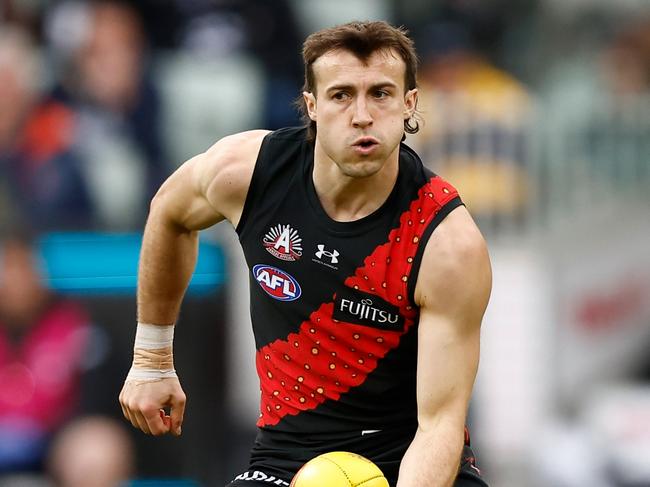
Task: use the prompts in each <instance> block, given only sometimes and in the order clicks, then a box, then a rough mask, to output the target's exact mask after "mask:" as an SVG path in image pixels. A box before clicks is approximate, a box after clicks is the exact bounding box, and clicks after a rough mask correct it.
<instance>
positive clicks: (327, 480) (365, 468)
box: [291, 451, 389, 487]
mask: <svg viewBox="0 0 650 487" xmlns="http://www.w3.org/2000/svg"><path fill="white" fill-rule="evenodd" d="M291 487H389V486H388V480H386V477H384V474H383V473H382V472H381V470H379V467H378V466H377V465H375V464H374V463H372V462H371V461H370V460H368V459H367V458H364V457H362V456H361V455H357V454H356V453H350V452H346V451H333V452H329V453H325V454H323V455H319V456H317V457H316V458H312V459H311V460H310V461H308V462H307V463H305V464H304V465H303V466H302V468H301V469H300V470H298V473H297V474H296V475H295V477H294V478H293V480H292V481H291Z"/></svg>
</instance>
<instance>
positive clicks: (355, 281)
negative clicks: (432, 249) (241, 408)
mask: <svg viewBox="0 0 650 487" xmlns="http://www.w3.org/2000/svg"><path fill="white" fill-rule="evenodd" d="M457 196H458V193H457V192H456V190H455V189H454V188H452V187H451V186H450V185H449V184H448V183H447V182H446V181H443V180H442V179H440V178H439V177H437V176H436V177H433V178H432V179H431V180H430V181H429V182H428V183H427V184H425V185H424V186H423V187H422V188H421V189H420V191H419V192H418V198H417V199H416V200H414V201H413V202H412V203H411V205H410V207H409V210H408V211H406V212H404V213H403V214H402V215H401V217H400V226H399V227H398V228H395V229H393V230H391V231H390V233H389V235H388V241H387V242H386V243H385V244H382V245H379V246H378V247H376V248H375V250H374V251H373V252H372V253H371V254H370V255H369V256H367V257H366V258H365V259H364V263H363V266H361V267H359V268H357V269H356V270H355V272H354V275H352V276H350V277H348V278H347V279H346V280H345V285H346V286H347V287H349V288H353V289H359V290H360V291H363V292H366V293H369V294H374V295H376V296H379V297H381V298H382V299H384V300H385V301H387V302H388V303H391V304H392V305H394V306H396V307H398V308H399V312H400V314H401V315H402V316H403V317H404V327H403V329H402V330H400V331H391V330H382V329H377V328H372V327H369V326H363V325H357V324H353V323H343V324H342V323H341V322H340V321H337V320H334V319H332V314H333V311H334V299H332V301H330V302H327V303H323V304H321V305H320V307H319V308H318V309H317V310H316V311H314V312H313V313H312V314H311V315H310V316H309V320H307V321H304V322H303V323H302V324H301V325H300V328H299V331H298V333H291V334H290V335H289V336H288V337H287V338H286V339H285V340H276V341H274V342H272V343H270V344H268V345H266V346H264V347H262V348H261V349H260V350H258V352H257V355H256V365H257V373H258V375H259V377H260V383H261V405H260V410H261V415H260V418H259V420H258V422H257V425H258V426H260V427H262V426H272V425H275V424H278V423H279V422H280V420H281V419H282V418H283V417H284V416H286V415H297V414H299V413H300V412H302V411H306V410H310V409H314V408H316V407H317V406H318V405H319V404H322V403H323V402H325V401H326V400H328V399H332V400H337V399H338V398H339V397H340V396H341V394H343V393H346V392H348V391H349V390H350V389H351V388H353V387H356V386H359V385H361V384H362V383H363V382H364V381H365V380H366V378H367V377H368V375H369V374H370V373H371V372H372V371H373V370H375V368H376V367H377V364H378V362H379V360H381V359H382V358H383V357H385V356H386V354H387V353H388V352H389V351H390V350H392V349H394V348H396V347H397V346H398V345H399V342H400V339H401V337H402V336H403V335H404V334H405V333H406V332H407V331H408V330H409V328H411V326H413V324H414V323H415V320H416V319H417V310H416V309H415V307H414V306H413V303H410V302H409V300H408V299H405V297H406V296H408V293H407V286H408V279H409V276H410V272H411V267H412V264H413V256H415V254H416V251H417V248H418V245H419V244H420V240H421V237H422V234H423V233H424V231H425V230H426V228H427V226H428V225H429V223H430V222H431V220H432V219H433V218H434V217H435V216H436V214H437V213H438V211H440V209H441V208H442V207H443V206H444V205H445V204H446V203H448V202H449V201H451V200H452V199H454V198H455V197H457Z"/></svg>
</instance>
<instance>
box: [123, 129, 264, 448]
mask: <svg viewBox="0 0 650 487" xmlns="http://www.w3.org/2000/svg"><path fill="white" fill-rule="evenodd" d="M266 133H267V132H266V131H254V132H245V133H241V134H237V135H234V136H230V137H226V138H224V139H222V140H221V141H219V142H217V143H216V144H215V145H214V146H213V147H212V148H211V149H210V150H208V151H207V152H205V153H203V154H200V155H198V156H196V157H194V158H192V159H190V160H189V161H187V162H186V163H185V164H183V165H182V166H181V167H180V168H179V169H178V170H177V171H176V172H175V173H174V174H172V175H171V176H170V177H169V179H168V180H167V181H165V183H164V184H163V185H162V187H161V188H160V190H159V191H158V193H157V194H156V196H155V197H154V199H153V201H152V203H151V210H150V213H149V218H148V220H147V224H146V226H145V230H144V236H143V241H142V250H141V254H140V266H139V270H138V321H139V322H140V323H146V324H148V325H161V328H158V327H157V326H147V325H144V326H143V327H141V326H139V327H138V329H139V330H140V328H143V329H144V327H145V326H147V330H149V331H148V333H150V332H151V330H169V329H173V328H171V327H170V326H169V325H173V324H174V322H175V321H176V317H177V315H178V311H179V308H180V305H181V301H182V299H183V295H184V293H185V290H186V288H187V285H188V283H189V280H190V277H191V275H192V272H193V270H194V267H195V264H196V258H197V249H198V231H199V230H201V229H204V228H207V227H209V226H211V225H213V224H215V223H217V222H219V221H221V220H223V219H227V220H229V221H230V222H231V223H232V224H233V225H235V226H236V225H237V223H238V221H239V218H240V217H241V213H242V210H243V206H244V201H245V199H246V194H247V192H248V187H249V185H250V181H251V177H252V174H253V169H254V167H255V161H256V159H257V154H258V152H259V149H260V145H261V143H262V139H263V138H264V136H265V135H266ZM164 325H167V326H164ZM155 334H156V333H155V332H154V335H155ZM165 336H167V335H165ZM166 340H167V339H166ZM169 340H171V339H170V338H169ZM136 343H138V342H137V341H136ZM155 343H158V342H155ZM162 343H168V342H167V341H163V342H162ZM136 349H137V350H136V351H138V353H136V354H134V365H133V367H132V369H131V370H132V371H138V370H143V368H144V369H145V370H148V369H153V370H158V369H163V365H161V364H163V363H164V369H165V370H167V369H169V368H170V367H171V373H172V377H167V376H166V375H165V376H162V377H161V376H156V377H155V378H153V379H149V378H147V379H144V380H138V379H134V378H133V377H138V375H137V374H133V375H132V374H131V373H129V377H127V380H126V381H125V384H124V387H123V389H122V392H121V393H120V404H121V406H122V411H123V413H124V416H125V417H126V418H127V419H128V420H129V421H130V422H131V424H133V426H135V427H136V428H139V429H141V430H142V431H143V432H145V433H150V434H154V435H160V434H164V433H167V432H172V433H173V434H176V435H178V434H180V426H181V423H182V420H183V415H184V410H185V394H184V392H183V390H182V388H181V385H180V382H179V381H178V379H177V378H176V377H175V373H174V372H173V360H171V357H172V356H171V346H169V345H165V346H164V347H162V348H160V347H157V346H153V347H150V348H145V349H140V348H138V347H137V345H136ZM139 350H144V351H139ZM159 357H163V359H160V358H159ZM136 358H137V360H136ZM162 360H164V362H163V361H162ZM170 364H171V365H170ZM163 409H170V410H171V414H170V416H163V417H161V415H160V413H159V412H160V410H163Z"/></svg>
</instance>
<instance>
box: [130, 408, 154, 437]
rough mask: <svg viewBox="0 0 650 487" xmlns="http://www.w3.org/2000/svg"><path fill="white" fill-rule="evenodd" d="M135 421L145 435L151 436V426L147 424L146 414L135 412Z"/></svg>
mask: <svg viewBox="0 0 650 487" xmlns="http://www.w3.org/2000/svg"><path fill="white" fill-rule="evenodd" d="M133 416H134V419H135V421H136V424H137V427H138V428H139V429H141V430H142V431H143V432H144V433H146V434H148V435H150V434H151V429H150V428H149V424H148V423H147V420H146V419H145V416H144V414H142V413H141V412H137V411H136V412H135V413H134V414H133Z"/></svg>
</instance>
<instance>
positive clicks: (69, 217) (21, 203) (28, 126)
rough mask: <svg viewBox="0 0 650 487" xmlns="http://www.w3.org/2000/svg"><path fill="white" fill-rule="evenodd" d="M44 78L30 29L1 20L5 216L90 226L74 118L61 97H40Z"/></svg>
mask: <svg viewBox="0 0 650 487" xmlns="http://www.w3.org/2000/svg"><path fill="white" fill-rule="evenodd" d="M40 79H41V65H40V59H39V57H38V54H37V52H36V50H35V48H34V46H33V45H32V43H31V41H30V39H29V37H28V36H27V34H26V33H25V32H23V31H22V30H20V29H19V28H17V27H11V26H0V176H2V178H1V180H2V181H3V183H4V184H5V185H6V187H5V188H4V192H5V196H4V199H5V200H8V201H7V202H6V203H9V205H7V206H4V205H3V210H2V211H1V212H0V213H5V214H4V215H0V218H3V219H4V220H5V221H6V220H8V219H10V218H14V219H21V218H26V219H28V220H29V221H30V223H31V224H33V225H34V226H36V227H38V228H40V229H47V228H52V227H58V228H65V227H73V228H77V227H86V226H88V225H90V224H91V223H90V222H91V221H92V218H93V210H92V205H91V202H90V199H89V196H88V192H87V188H86V186H85V183H84V180H83V177H82V174H81V172H80V165H81V161H80V159H79V157H78V155H77V154H75V152H74V151H73V148H72V137H73V132H74V126H75V118H74V115H73V113H72V112H71V111H70V110H69V109H68V108H66V107H65V106H64V105H62V104H61V103H58V102H55V101H47V102H42V101H41V100H40V91H41V86H39V82H40ZM0 190H1V189H0ZM8 206H13V210H9V211H7V207H8Z"/></svg>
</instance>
